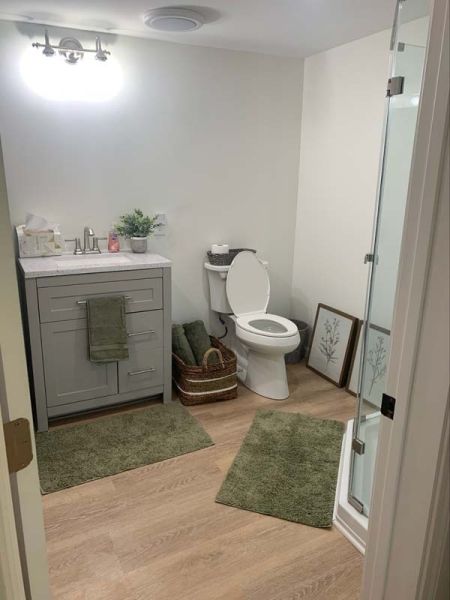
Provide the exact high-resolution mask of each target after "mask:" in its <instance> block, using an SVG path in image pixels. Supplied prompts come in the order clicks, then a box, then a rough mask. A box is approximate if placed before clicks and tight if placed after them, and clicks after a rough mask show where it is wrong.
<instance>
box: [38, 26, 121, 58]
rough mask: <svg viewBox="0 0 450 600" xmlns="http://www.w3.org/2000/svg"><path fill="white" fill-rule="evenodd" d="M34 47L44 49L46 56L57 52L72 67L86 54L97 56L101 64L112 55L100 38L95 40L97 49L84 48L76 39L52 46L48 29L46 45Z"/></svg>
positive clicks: (45, 33) (68, 38) (45, 36)
mask: <svg viewBox="0 0 450 600" xmlns="http://www.w3.org/2000/svg"><path fill="white" fill-rule="evenodd" d="M32 46H33V48H43V50H42V54H44V56H53V55H54V54H55V51H56V50H57V51H58V53H59V54H60V55H61V56H63V57H64V59H65V61H66V62H68V63H69V64H72V65H75V64H76V63H77V62H78V61H80V60H81V59H82V58H83V57H84V55H85V54H86V53H91V54H95V58H96V59H97V60H99V61H101V62H105V60H107V59H108V55H110V54H111V52H109V50H103V48H102V42H101V39H100V37H99V36H97V37H96V38H95V48H83V46H82V44H81V42H79V41H78V40H77V39H76V38H74V37H65V38H62V40H61V41H60V42H59V45H58V46H55V45H53V44H50V39H49V37H48V31H47V29H46V30H45V32H44V43H43V44H42V43H41V42H33V44H32Z"/></svg>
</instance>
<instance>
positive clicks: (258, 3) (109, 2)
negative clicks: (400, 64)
mask: <svg viewBox="0 0 450 600" xmlns="http://www.w3.org/2000/svg"><path fill="white" fill-rule="evenodd" d="M414 1H415V0H412V2H414ZM410 2H411V0H408V4H409V3H410ZM395 4H396V0H198V1H197V2H196V4H195V5H194V4H192V5H190V6H189V7H190V8H197V9H199V10H201V12H203V14H204V15H205V17H206V21H207V23H206V25H204V26H203V27H202V28H201V29H200V30H198V31H193V32H186V33H178V34H166V33H164V34H163V33H157V32H154V31H152V30H150V29H148V28H147V27H146V26H145V25H144V24H143V20H142V17H143V14H144V12H145V11H146V10H147V9H149V8H158V7H161V6H180V4H178V3H177V1H176V0H175V2H173V4H171V3H170V1H169V2H167V3H164V1H162V0H159V1H158V0H0V19H4V20H15V21H28V22H36V23H46V24H48V25H64V26H66V27H75V28H78V29H89V30H95V31H104V32H110V33H116V34H124V35H132V36H137V37H146V38H152V39H159V40H166V41H171V42H172V41H173V42H179V43H183V44H194V45H200V46H212V47H218V48H228V49H233V50H248V51H254V52H263V53H266V54H278V55H284V56H300V57H304V56H309V55H311V54H315V53H316V52H320V51H322V50H326V49H328V48H333V47H335V46H339V45H340V44H344V43H346V42H349V41H351V40H355V39H358V38H361V37H364V36H366V35H370V34H371V33H375V32H377V31H381V30H382V29H387V28H389V27H391V25H392V21H393V16H394V10H395ZM183 6H187V5H183ZM417 16H420V14H417Z"/></svg>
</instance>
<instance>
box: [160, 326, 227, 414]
mask: <svg viewBox="0 0 450 600" xmlns="http://www.w3.org/2000/svg"><path fill="white" fill-rule="evenodd" d="M210 339H211V344H212V348H210V349H209V350H208V351H207V352H205V356H204V357H203V365H202V366H201V367H198V366H191V365H187V364H186V363H185V362H184V361H182V360H181V358H180V357H179V356H177V355H176V354H173V353H172V358H173V378H174V381H175V386H176V388H177V393H178V396H179V398H180V400H181V402H182V403H183V404H184V405H185V406H192V405H193V404H205V403H206V402H217V401H218V400H231V399H233V398H236V397H237V377H236V356H235V354H234V353H233V352H232V351H231V350H229V349H228V348H227V347H226V346H224V345H223V344H222V343H221V342H220V341H219V340H218V339H217V338H215V337H213V336H210ZM212 353H215V354H217V355H218V357H219V363H218V364H214V365H209V364H208V358H209V356H210V355H211V354H212Z"/></svg>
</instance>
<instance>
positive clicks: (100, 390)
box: [41, 319, 117, 406]
mask: <svg viewBox="0 0 450 600" xmlns="http://www.w3.org/2000/svg"><path fill="white" fill-rule="evenodd" d="M41 335H42V354H43V357H44V375H45V388H46V393H47V406H60V405H62V404H72V403H74V402H81V401H83V400H91V399H94V398H101V397H103V396H110V395H113V394H117V363H116V362H113V363H93V362H91V361H90V360H89V355H88V332H87V322H86V319H77V320H73V321H61V322H56V323H45V324H42V325H41Z"/></svg>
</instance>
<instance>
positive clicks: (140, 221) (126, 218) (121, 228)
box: [115, 208, 159, 253]
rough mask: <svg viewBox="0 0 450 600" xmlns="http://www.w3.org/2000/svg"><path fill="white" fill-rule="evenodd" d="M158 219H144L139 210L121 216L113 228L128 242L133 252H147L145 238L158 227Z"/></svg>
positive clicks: (155, 217) (154, 217)
mask: <svg viewBox="0 0 450 600" xmlns="http://www.w3.org/2000/svg"><path fill="white" fill-rule="evenodd" d="M157 220H158V217H157V216H156V215H155V216H153V217H146V216H144V213H143V212H142V210H141V209H140V208H135V209H134V211H133V212H132V213H128V214H126V215H122V216H121V217H120V218H119V223H118V224H117V225H116V226H115V230H116V231H117V233H118V234H119V235H121V236H123V237H125V238H127V239H129V240H130V246H131V250H132V251H133V252H140V253H142V252H147V238H148V237H149V236H150V235H152V234H153V233H154V231H155V229H157V228H158V227H159V223H157V222H156V221H157Z"/></svg>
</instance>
